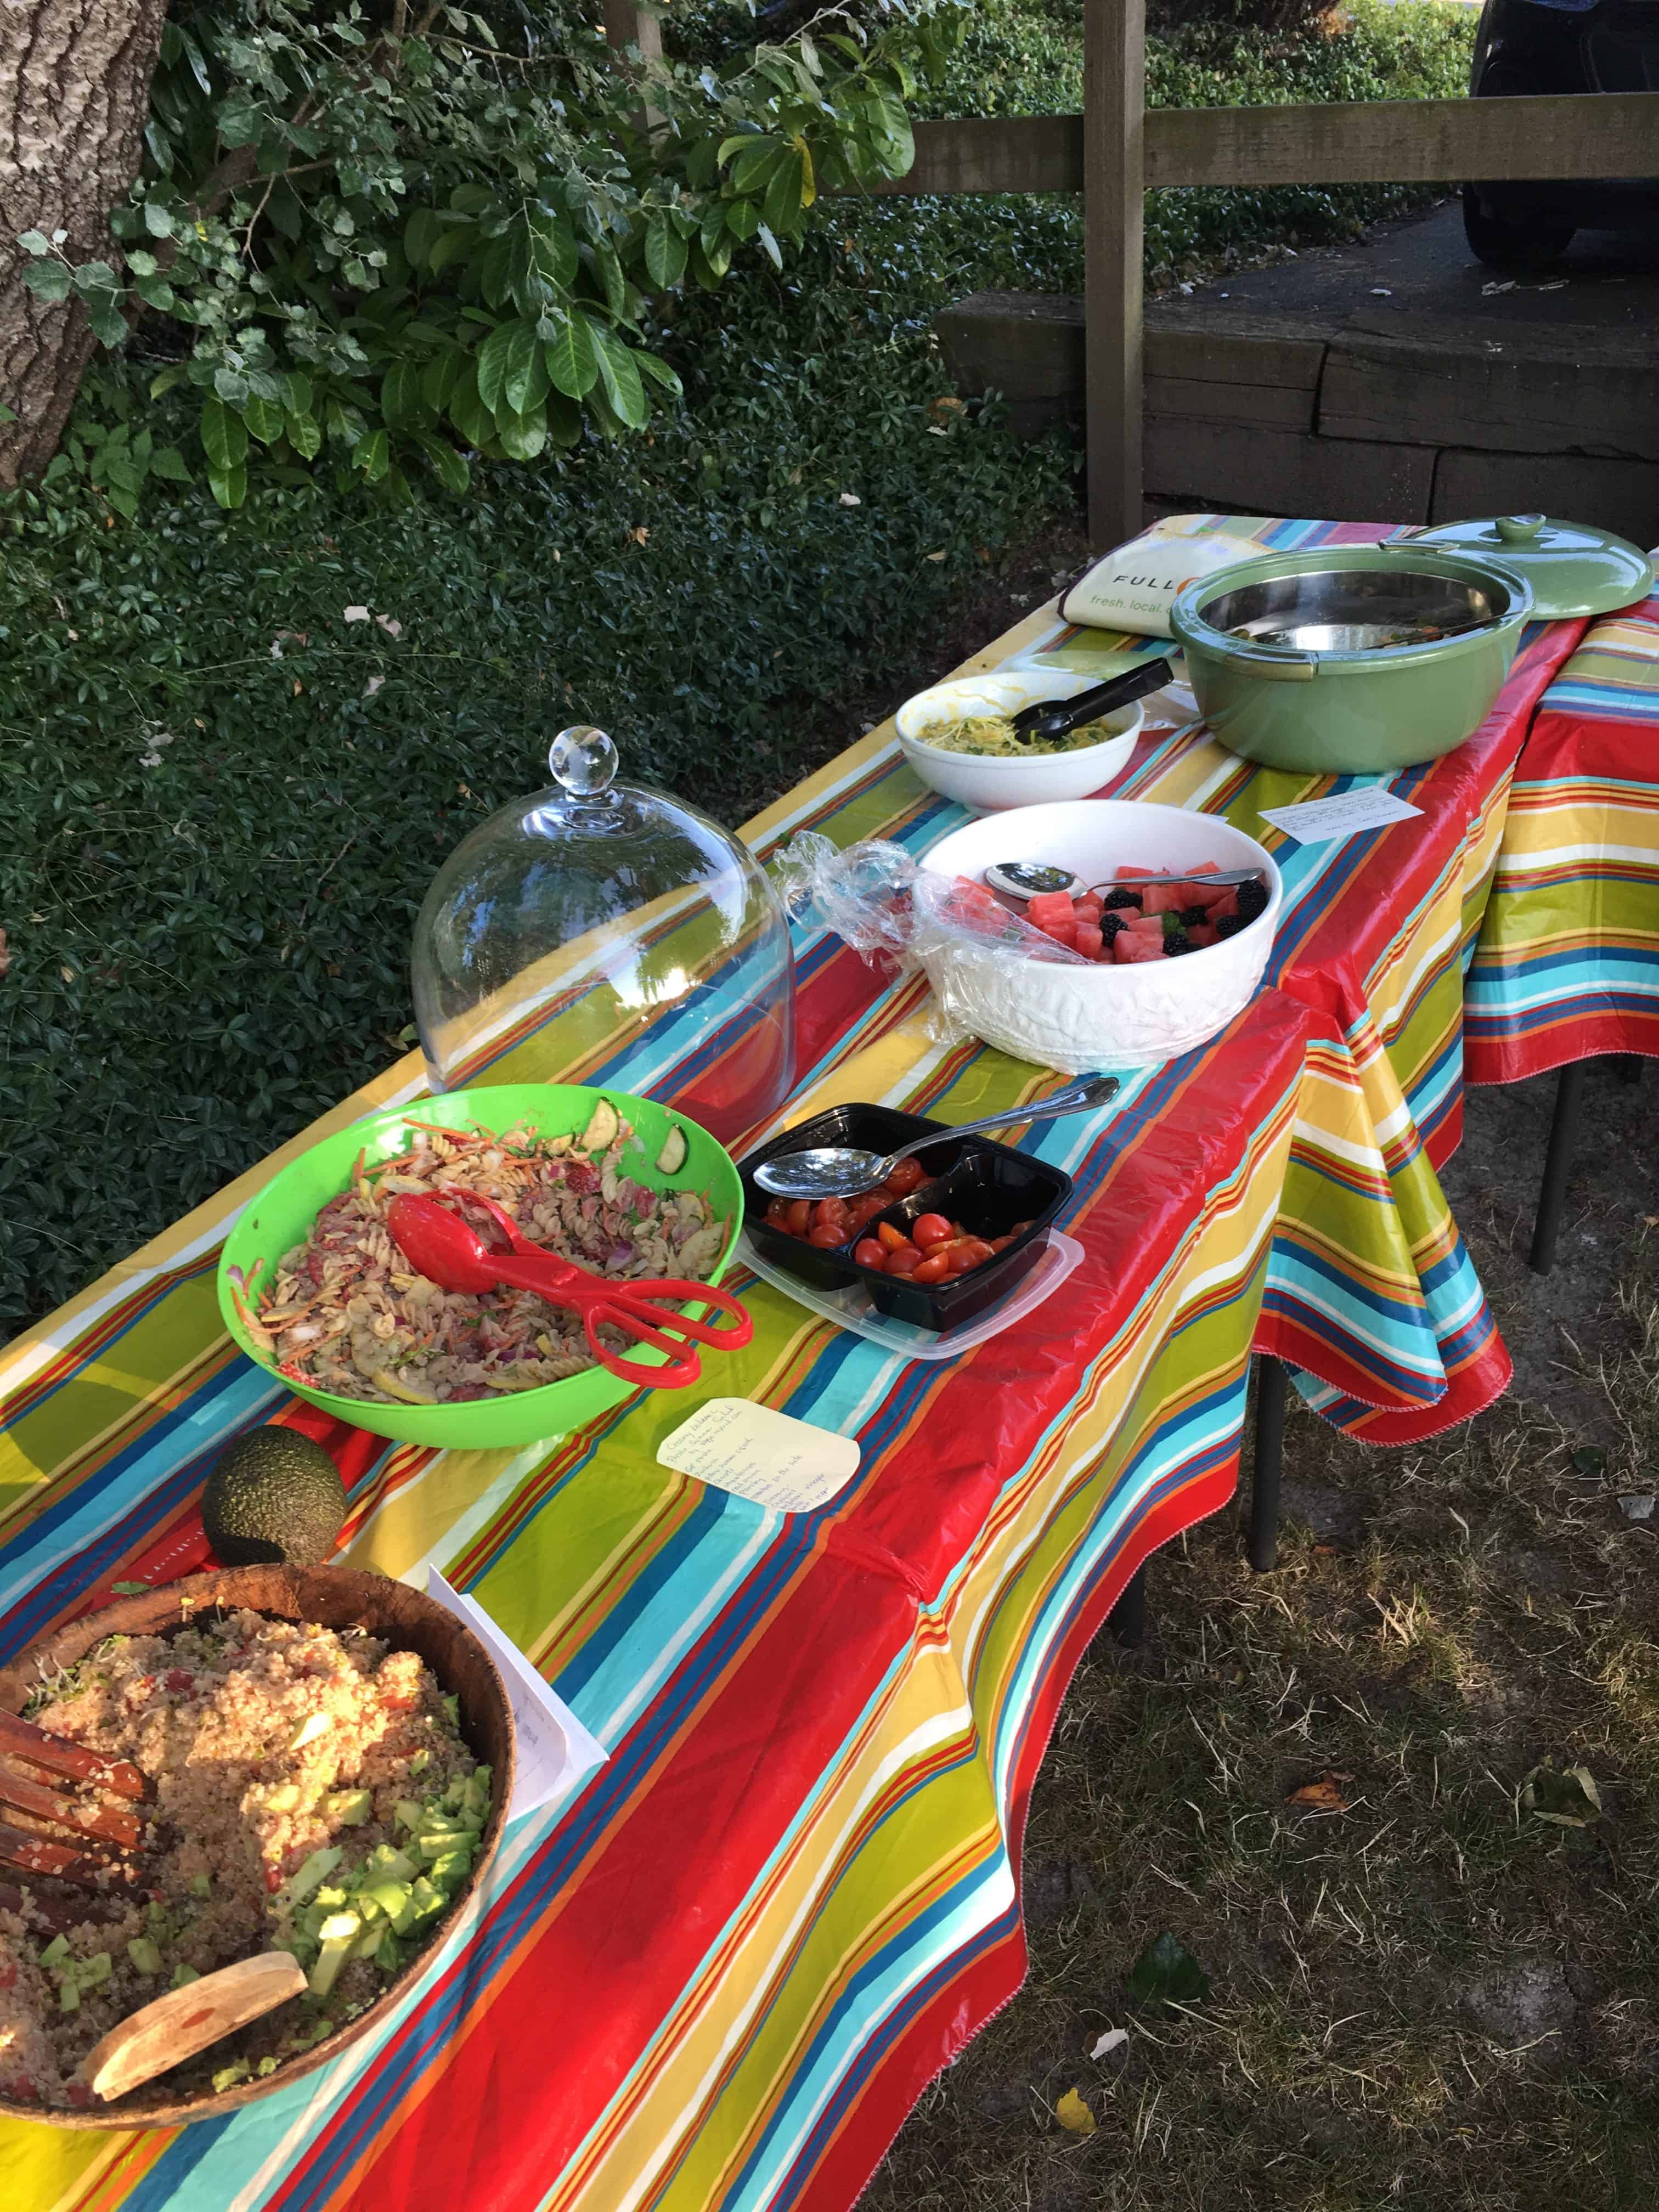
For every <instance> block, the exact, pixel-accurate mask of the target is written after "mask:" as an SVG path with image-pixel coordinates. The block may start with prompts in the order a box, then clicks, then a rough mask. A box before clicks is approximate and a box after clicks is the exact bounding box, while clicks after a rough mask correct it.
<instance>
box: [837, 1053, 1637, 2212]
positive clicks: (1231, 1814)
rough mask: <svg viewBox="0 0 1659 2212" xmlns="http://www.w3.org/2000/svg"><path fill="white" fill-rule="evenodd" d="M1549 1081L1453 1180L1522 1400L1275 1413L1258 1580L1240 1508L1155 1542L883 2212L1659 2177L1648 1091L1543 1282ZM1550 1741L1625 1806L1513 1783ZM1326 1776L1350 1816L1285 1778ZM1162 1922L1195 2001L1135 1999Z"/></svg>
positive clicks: (1609, 2185)
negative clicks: (1014, 1944) (1456, 1409)
mask: <svg viewBox="0 0 1659 2212" xmlns="http://www.w3.org/2000/svg"><path fill="white" fill-rule="evenodd" d="M1552 1088H1553V1086H1552V1085H1550V1084H1549V1083H1548V1082H1546V1083H1544V1084H1534V1085H1524V1086H1521V1087H1519V1088H1517V1089H1516V1090H1512V1091H1500V1092H1490V1091H1487V1092H1479V1093H1476V1094H1474V1097H1472V1099H1471V1101H1470V1107H1469V1120H1470V1130H1471V1134H1470V1138H1469V1139H1468V1144H1467V1146H1466V1152H1465V1155H1464V1156H1462V1157H1461V1158H1460V1159H1459V1160H1458V1161H1456V1162H1455V1163H1454V1164H1453V1166H1452V1169H1451V1170H1450V1171H1449V1175H1448V1178H1447V1182H1448V1188H1449V1192H1450V1194H1452V1197H1453V1203H1454V1206H1455V1211H1456V1212H1457V1214H1458V1218H1459V1219H1460V1221H1461V1222H1462V1224H1463V1225H1464V1228H1465V1233H1466V1235H1468V1237H1469V1240H1470V1243H1471V1246H1472V1249H1473V1250H1474V1256H1475V1261H1476V1264H1477V1267H1479V1268H1480V1273H1481V1276H1482V1279H1483V1281H1485V1282H1486V1285H1487V1288H1488V1291H1489V1294H1490V1295H1491V1297H1492V1302H1493V1305H1494V1309H1495V1310H1496V1311H1497V1313H1498V1319H1499V1322H1500V1324H1501V1325H1502V1326H1503V1327H1504V1331H1505V1334H1506V1338H1508V1339H1509V1340H1510V1342H1511V1346H1512V1348H1514V1349H1516V1352H1517V1386H1516V1391H1515V1392H1514V1393H1512V1394H1511V1395H1510V1396H1508V1397H1507V1398H1505V1399H1504V1400H1502V1401H1499V1403H1498V1406H1497V1407H1494V1408H1493V1409H1492V1411H1490V1412H1489V1413H1487V1414H1486V1415H1485V1416H1484V1417H1482V1418H1481V1419H1479V1420H1477V1421H1475V1422H1474V1423H1472V1424H1469V1425H1466V1426H1464V1427H1463V1428H1461V1429H1459V1430H1456V1431H1452V1432H1451V1433H1450V1434H1449V1435H1448V1436H1446V1437H1441V1438H1437V1439H1435V1440H1433V1441H1432V1442H1431V1443H1427V1444H1425V1445H1423V1446H1421V1447H1419V1448H1418V1449H1413V1450H1407V1451H1399V1450H1395V1451H1384V1450H1383V1449H1377V1448H1369V1449H1368V1448H1365V1447H1362V1446H1359V1445H1357V1444H1353V1443H1349V1442H1348V1441H1346V1439H1344V1438H1342V1437H1339V1436H1337V1435H1336V1434H1335V1432H1334V1431H1330V1430H1328V1429H1327V1428H1326V1427H1325V1426H1324V1425H1322V1424H1321V1423H1320V1422H1318V1421H1317V1420H1316V1419H1314V1418H1313V1417H1312V1416H1311V1415H1309V1414H1307V1413H1293V1414H1292V1419H1291V1428H1290V1432H1289V1437H1288V1439H1287V1457H1286V1496H1287V1506H1288V1509H1289V1514H1288V1521H1287V1527H1286V1532H1285V1541H1284V1544H1283V1547H1282V1551H1281V1557H1280V1565H1279V1568H1278V1570H1277V1571H1275V1572H1274V1573H1273V1574H1271V1575H1267V1576H1263V1577H1255V1576H1252V1575H1251V1574H1250V1573H1249V1571H1248V1570H1247V1569H1246V1568H1245V1566H1244V1565H1243V1560H1242V1557H1241V1553H1240V1541H1239V1532H1238V1526H1237V1520H1236V1518H1235V1516H1233V1515H1231V1514H1228V1515H1225V1516H1219V1517H1218V1518H1217V1519H1216V1520H1214V1521H1212V1522H1208V1523H1206V1524H1205V1525H1203V1526H1201V1527H1200V1528H1197V1529H1194V1531H1192V1532H1191V1533H1190V1534H1189V1535H1188V1538H1187V1539H1186V1540H1185V1541H1183V1542H1182V1543H1180V1544H1179V1545H1177V1546H1176V1547H1171V1549H1170V1550H1169V1551H1167V1552H1165V1553H1162V1554H1160V1555H1159V1557H1158V1559H1156V1560H1155V1561H1154V1563H1153V1566H1152V1577H1151V1586H1152V1602H1153V1606H1154V1608H1155V1626H1154V1630H1153V1633H1152V1637H1151V1638H1150V1639H1149V1642H1148V1644H1147V1645H1146V1646H1145V1647H1144V1648H1143V1649H1142V1650H1139V1651H1137V1652H1133V1653H1128V1654H1123V1653H1120V1652H1119V1651H1118V1650H1116V1648H1115V1646H1114V1645H1113V1644H1111V1642H1110V1640H1109V1638H1102V1639H1100V1641H1099V1642H1098V1643H1097V1645H1096V1646H1095V1647H1094V1649H1093V1650H1091V1653H1090V1655H1089V1657H1088V1659H1087V1661H1086V1662H1085V1666H1084V1667H1083V1668H1082V1669H1081V1670H1080V1671H1079V1674H1078V1677H1077V1679H1076V1680H1075V1682H1074V1683H1073V1688H1072V1691H1071V1693H1070V1695H1069V1697H1068V1699H1067V1701H1066V1706H1065V1708H1064V1711H1063V1715H1062V1718H1061V1722H1060V1727H1059V1729H1058V1730H1057V1732H1056V1735H1055V1739H1054V1744H1053V1746H1052V1747H1051V1749H1050V1752H1049V1754H1048V1760H1047V1763H1046V1765H1045V1767H1044V1770H1043V1772H1042V1778H1041V1780H1040V1781H1039V1784H1038V1785H1037V1789H1036V1794H1035V1796H1034V1800H1033V1804H1032V1809H1031V1819H1030V1828H1029V1832H1028V1835H1027V1838H1026V1846H1025V1859H1024V1895H1025V1903H1026V1913H1027V1919H1028V1924H1029V1926H1030V1933H1031V1937H1032V1961H1033V1962H1032V1970H1031V1974H1030V1980H1029V1981H1028V1984H1027V1985H1026V1988H1025V1990H1024V1991H1023V1992H1022V1994H1021V1996H1019V1997H1018V1999H1017V2000H1016V2002H1014V2003H1013V2004H1012V2006H1011V2007H1009V2008H1008V2009H1007V2010H1006V2011H1005V2012H1004V2013H1003V2014H1001V2015H1000V2016H999V2017H998V2018H997V2019H996V2020H995V2021H994V2022H993V2023H992V2024H991V2026H990V2027H988V2028H987V2031H986V2033H984V2034H983V2035H981V2037H980V2038H979V2039H977V2040H976V2041H975V2043H974V2044H972V2045H970V2046H969V2050H968V2051H967V2053H966V2054H965V2056H964V2057H963V2058H962V2059H961V2060H960V2061H959V2062H958V2063H957V2065H956V2066H955V2067H954V2068H953V2069H951V2071H950V2072H949V2073H948V2074H947V2075H945V2076H944V2077H943V2078H942V2080H941V2081H939V2082H938V2083H937V2084H936V2085H935V2086H934V2087H933V2089H932V2090H931V2091H930V2092H929V2093H928V2095H927V2098H926V2099H925V2100H924V2101H923V2103H922V2105H921V2107H920V2108H919V2110H918V2111H917V2112H916V2113H915V2115H914V2116H913V2117H912V2118H911V2120H910V2121H909V2123H908V2125H907V2126H906V2128H905V2130H904V2131H903V2132H902V2135H901V2136H900V2138H899V2140H898V2142H897V2144H896V2147H895V2148H894V2150H893V2152H892V2154H891V2155H890V2158H889V2160H888V2161H887V2163H886V2165H885V2166H884V2168H883V2170H882V2172H881V2173H880V2175H879V2176H878V2179H877V2182H876V2183H875V2185H873V2187H872V2191H871V2193H870V2195H869V2196H868V2197H867V2198H866V2200H865V2203H866V2208H867V2212H1016V2208H1018V2212H1027V2208H1030V2212H1073V2208H1077V2212H1083V2208H1085V2207H1087V2208H1090V2209H1091V2212H1094V2208H1105V2207H1109V2208H1111V2212H1188V2208H1191V2212H1199V2208H1201V2212H1245V2208H1250V2212H1255V2208H1258V2207H1267V2206H1273V2207H1280V2206H1283V2207H1286V2208H1291V2212H1376V2209H1377V2208H1382V2207H1385V2206H1393V2205H1396V2204H1401V2205H1409V2206H1411V2207H1412V2208H1413V2212H1559V2207H1560V2206H1561V2205H1563V2204H1565V2203H1572V2204H1573V2205H1575V2206H1577V2207H1581V2208H1585V2212H1638V2208H1645V2207H1647V2206H1649V2205H1650V2204H1652V2203H1654V2202H1655V2201H1656V2190H1659V2136H1656V2132H1655V2124H1656V2122H1659V1917H1656V1911H1655V1907H1656V1902H1659V1643H1656V1631H1659V1580H1656V1573H1655V1570H1656V1565H1659V1554H1656V1545H1659V1533H1656V1530H1659V1523H1656V1522H1640V1521H1633V1520H1632V1519H1629V1518H1628V1517H1626V1514H1625V1513H1624V1511H1623V1510H1621V1509H1620V1504H1619V1503H1618V1500H1619V1498H1620V1496H1621V1495H1630V1494H1632V1493H1645V1492H1650V1491H1652V1490H1653V1489H1654V1488H1656V1487H1659V1082H1656V1081H1655V1080H1654V1071H1653V1070H1651V1069H1650V1070H1649V1071H1648V1079H1647V1082H1646V1085H1645V1086H1644V1090H1643V1091H1642V1092H1641V1093H1638V1094H1636V1096H1637V1097H1638V1100H1639V1105H1635V1106H1633V1105H1632V1094H1631V1093H1630V1092H1628V1091H1623V1090H1621V1089H1620V1088H1619V1087H1618V1086H1617V1085H1616V1084H1615V1083H1614V1081H1613V1079H1612V1077H1611V1076H1610V1075H1609V1074H1608V1073H1606V1071H1605V1068H1602V1069H1598V1070H1597V1071H1595V1075H1594V1077H1593V1079H1592V1089H1591V1093H1590V1098H1591V1104H1590V1110H1589V1114H1588V1115H1587V1118H1586V1127H1587V1130H1590V1131H1599V1130H1601V1129H1603V1128H1607V1127H1614V1128H1618V1129H1620V1130H1621V1131H1622V1132H1623V1141H1621V1142H1620V1144H1619V1145H1618V1146H1608V1145H1607V1144H1605V1143H1604V1142H1602V1141H1601V1139H1599V1138H1598V1137H1596V1136H1594V1135H1592V1136H1588V1137H1587V1139H1586V1142H1585V1146H1584V1154H1585V1170H1586V1171H1585V1173H1584V1174H1583V1176H1582V1177H1581V1178H1580V1179H1579V1180H1578V1181H1577V1182H1576V1183H1575V1185H1574V1188H1573V1200H1574V1218H1573V1219H1572V1221H1571V1225H1570V1227H1569V1230H1568V1231H1567V1233H1566V1236H1565V1239H1564V1252H1563V1257H1562V1260H1561V1262H1560V1264H1559V1267H1558V1269H1557V1272H1556V1273H1555V1274H1554V1275H1553V1276H1552V1277H1551V1278H1549V1279H1547V1281H1542V1282H1541V1281H1540V1279H1538V1278H1536V1277H1534V1276H1531V1275H1530V1274H1529V1273H1528V1271H1527V1270H1526V1268H1525V1267H1524V1266H1523V1264H1522V1260H1521V1258H1520V1256H1519V1255H1520V1253H1521V1252H1522V1250H1523V1249H1524V1243H1525V1238H1526V1236H1527V1234H1528V1230H1529V1223H1530V1208H1531V1201H1532V1196H1533V1188H1532V1179H1533V1178H1534V1176H1536V1173H1537V1172H1538V1164H1539V1163H1540V1162H1541V1157H1542V1141H1543V1132H1544V1128H1545V1126H1546V1124H1547V1113H1548V1106H1549V1101H1550V1096H1551V1091H1552ZM1575 1454H1577V1458H1575ZM1544 1761H1553V1763H1554V1764H1555V1765H1557V1766H1559V1767H1565V1766H1569V1765H1575V1764H1582V1765H1584V1766H1586V1767H1588V1768H1589V1771H1590V1772H1591V1774H1592V1775H1593V1777H1594V1778H1595V1782H1596V1783H1597V1784H1598V1786H1599V1788H1600V1790H1601V1796H1602V1800H1603V1803H1604V1806H1605V1808H1606V1810H1605V1814H1604V1817H1603V1818H1601V1820H1596V1821H1595V1822H1594V1823H1593V1824H1592V1825H1591V1826H1589V1827H1587V1828H1583V1829H1573V1828H1562V1827H1556V1826H1550V1825H1548V1824H1547V1823H1546V1822H1544V1821H1542V1820H1540V1819H1538V1818H1537V1817H1536V1816H1535V1814H1532V1813H1529V1812H1528V1811H1527V1810H1526V1809H1524V1808H1523V1806H1522V1787H1523V1784H1524V1783H1525V1780H1526V1778H1527V1777H1528V1774H1529V1772H1531V1771H1532V1770H1533V1769H1534V1767H1536V1766H1537V1765H1540V1763H1541V1762H1544ZM1328 1773H1329V1774H1333V1775H1334V1776H1337V1777H1342V1778H1346V1779H1343V1780H1342V1781H1341V1782H1340V1794H1341V1796H1343V1798H1344V1799H1345V1800H1346V1808H1347V1809H1346V1810H1345V1811H1342V1812H1340V1813H1319V1812H1310V1811H1303V1810H1298V1809H1297V1808H1294V1807H1291V1806H1289V1805H1287V1804H1286V1802H1285V1801H1286V1799H1287V1797H1288V1796H1289V1795H1290V1793H1291V1791H1292V1790H1296V1789H1297V1788H1298V1787H1300V1786H1302V1785H1304V1784H1307V1783H1309V1782H1310V1781H1313V1780H1316V1779H1317V1778H1320V1777H1322V1776H1323V1775H1325V1774H1328ZM1164 1929H1170V1930H1171V1931H1173V1932H1174V1933H1175V1934H1176V1936H1178V1937H1179V1939H1180V1940H1181V1942H1182V1943H1184V1944H1185V1945H1186V1946H1187V1947H1188V1949H1189V1950H1190V1951H1191V1952H1192V1953H1193V1954H1194V1955H1195V1956H1196V1958H1197V1959H1198V1960H1199V1961H1200V1964H1201V1965H1202V1966H1204V1967H1205V1968H1206V1971H1207V1972H1208V1973H1209V1975H1210V1977H1211V1980H1212V1990H1211V1995H1210V1996H1209V1998H1208V1999H1207V2000H1206V2001H1205V2002H1200V2003H1195V2004H1192V2005H1189V2006H1187V2007H1184V2008H1181V2009H1180V2010H1168V2009H1165V2010H1163V2011H1162V2012H1159V2011H1157V2010H1152V2011H1148V2010H1146V2009H1140V2010H1137V2009H1135V2008H1133V2007H1132V2006H1131V2005H1130V2004H1129V2003H1128V2002H1127V1997H1126V1995H1125V1991H1124V1982H1125V1977H1126V1975H1127V1972H1128V1970H1129V1968H1130V1966H1132V1964H1133V1961H1134V1960H1135V1959H1136V1958H1137V1956H1138V1955H1139V1953H1140V1952H1141V1951H1142V1949H1143V1948H1145V1947H1146V1944H1147V1943H1148V1942H1151V1941H1152V1939H1153V1938H1154V1937H1156V1936H1158V1934H1159V1933H1161V1932H1162V1931H1163V1930H1164ZM1120 2026H1121V2027H1127V2029H1128V2031H1129V2039H1128V2042H1127V2045H1123V2046H1121V2047H1120V2048H1119V2049H1118V2050H1116V2051H1114V2052H1113V2053H1111V2054H1110V2055H1109V2057H1107V2058H1106V2059H1104V2060H1103V2061H1102V2062H1101V2063H1098V2064H1096V2063H1091V2061H1090V2060H1089V2058H1088V2057H1086V2055H1085V2054H1086V2053H1087V2051H1089V2050H1090V2048H1091V2046H1092V2045H1093V2044H1094V2042H1095V2040H1096V2039H1097V2037H1098V2035H1099V2033H1100V2032H1101V2031H1102V2030H1103V2029H1104V2028H1107V2027H1120ZM1073 2088H1076V2089H1077V2090H1078V2091H1079V2093H1081V2095H1082V2097H1083V2098H1084V2100H1085V2101H1086V2103H1087V2104H1088V2105H1089V2106H1090V2108H1091V2111H1092V2112H1093V2113H1094V2115H1095V2117H1096V2118H1097V2122H1098V2128H1097V2132H1096V2133H1095V2134H1094V2135H1092V2136H1089V2137H1087V2138H1086V2139H1085V2138H1079V2136H1073V2135H1070V2134H1067V2133H1066V2131H1065V2130H1063V2129H1062V2128H1061V2127H1060V2124H1059V2123H1058V2122H1057V2120H1056V2118H1055V2116H1054V2108H1055V2106H1057V2105H1058V2103H1059V2101H1060V2098H1061V2097H1062V2096H1063V2095H1064V2094H1065V2093H1066V2092H1067V2091H1068V2090H1070V2089H1073Z"/></svg>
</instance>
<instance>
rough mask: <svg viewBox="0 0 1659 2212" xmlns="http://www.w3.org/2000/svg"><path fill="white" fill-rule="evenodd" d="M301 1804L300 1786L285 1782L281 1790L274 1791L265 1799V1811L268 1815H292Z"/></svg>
mask: <svg viewBox="0 0 1659 2212" xmlns="http://www.w3.org/2000/svg"><path fill="white" fill-rule="evenodd" d="M299 1802H300V1785H299V1784H298V1783H297V1782H284V1783H283V1785H282V1787H281V1788H280V1789H278V1790H272V1791H271V1793H270V1796H268V1797H267V1798H266V1799H265V1810H266V1811H267V1812H268V1813H291V1812H292V1811H293V1810H294V1808H295V1806H296V1805H297V1804H298V1803H299Z"/></svg>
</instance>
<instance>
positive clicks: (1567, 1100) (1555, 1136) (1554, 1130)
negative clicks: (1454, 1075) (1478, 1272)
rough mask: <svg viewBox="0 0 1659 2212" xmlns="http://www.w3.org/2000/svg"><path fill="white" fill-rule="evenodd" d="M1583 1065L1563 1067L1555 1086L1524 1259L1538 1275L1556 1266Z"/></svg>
mask: <svg viewBox="0 0 1659 2212" xmlns="http://www.w3.org/2000/svg"><path fill="white" fill-rule="evenodd" d="M1585 1064H1586V1063H1585V1062H1584V1061H1583V1060H1574V1061H1573V1062H1572V1064H1571V1066H1569V1067H1564V1068H1563V1069H1562V1071H1561V1074H1560V1079H1559V1081H1558V1082H1557V1084H1556V1086H1555V1113H1554V1115H1553V1118H1552V1120H1551V1122H1550V1144H1549V1151H1548V1152H1547V1154H1546V1156H1545V1159H1544V1180H1543V1182H1542V1183H1541V1186H1540V1188H1539V1192H1538V1212H1537V1214H1536V1216H1535V1218H1534V1221H1533V1227H1532V1249H1531V1251H1530V1252H1528V1255H1527V1265H1528V1267H1530V1268H1531V1269H1532V1271H1533V1273H1534V1274H1537V1275H1547V1274H1548V1273H1549V1271H1550V1269H1551V1268H1552V1267H1553V1266H1554V1265H1555V1240H1556V1237H1558V1236H1559V1233H1560V1229H1561V1214H1562V1210H1563V1208H1564V1207H1565V1205H1566V1200H1567V1177H1568V1176H1569V1175H1571V1172H1572V1154H1573V1147H1574V1145H1575V1144H1576V1142H1577V1136H1578V1109H1579V1106H1580V1103H1582V1101H1583V1094H1584V1068H1585Z"/></svg>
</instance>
